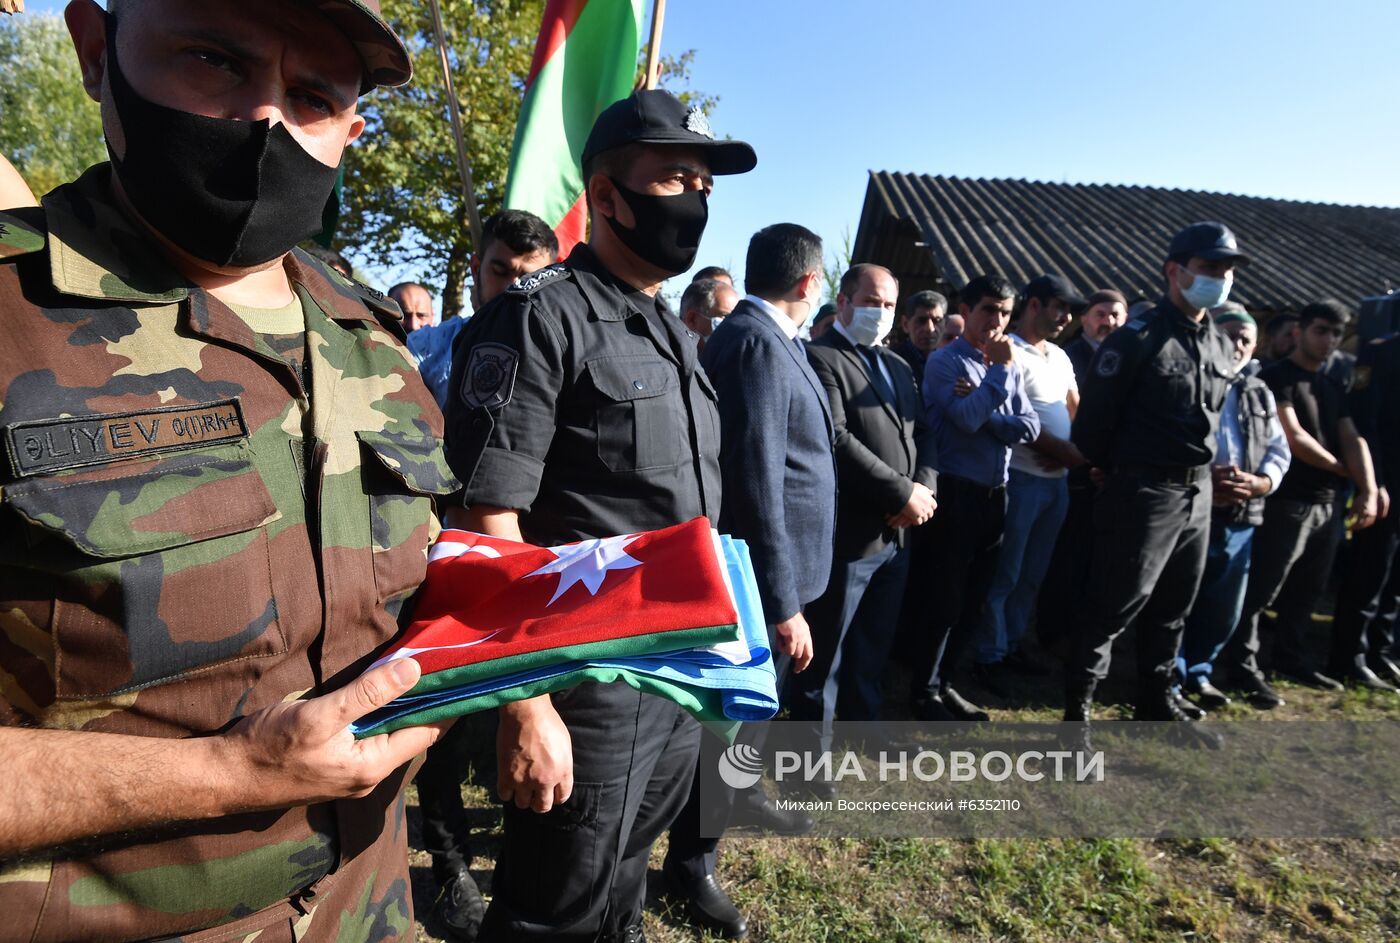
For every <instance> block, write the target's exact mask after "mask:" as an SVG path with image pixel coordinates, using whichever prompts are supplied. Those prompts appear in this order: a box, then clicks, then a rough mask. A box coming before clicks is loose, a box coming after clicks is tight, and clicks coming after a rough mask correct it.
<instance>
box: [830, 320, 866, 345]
mask: <svg viewBox="0 0 1400 943" xmlns="http://www.w3.org/2000/svg"><path fill="white" fill-rule="evenodd" d="M831 328H832V330H834V331H835V332H836V333H837V334H840V335H841V336H842V337H844V338H846V340H848V341H850V342H851V346H852V347H854V348H856V349H857V350H859V349H860V345H859V344H857V343H856V339H855V338H854V337H852V336H851V335H850V332H849V331H847V330H846V325H844V324H842V323H841V319H840V318H837V319H836V320H835V321H832V322H831Z"/></svg>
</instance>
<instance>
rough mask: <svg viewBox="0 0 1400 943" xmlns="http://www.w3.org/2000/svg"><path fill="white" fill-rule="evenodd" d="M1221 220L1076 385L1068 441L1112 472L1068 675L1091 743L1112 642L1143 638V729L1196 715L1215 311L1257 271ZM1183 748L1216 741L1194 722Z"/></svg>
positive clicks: (1194, 238)
mask: <svg viewBox="0 0 1400 943" xmlns="http://www.w3.org/2000/svg"><path fill="white" fill-rule="evenodd" d="M1248 262H1249V260H1248V258H1246V257H1245V255H1244V254H1243V253H1242V252H1240V250H1239V247H1238V245H1237V244H1236V242H1235V236H1234V233H1232V232H1230V230H1229V229H1227V228H1226V227H1225V226H1224V225H1223V224H1221V223H1214V222H1206V223H1195V224H1193V225H1191V226H1187V227H1186V228H1185V229H1183V230H1181V232H1179V233H1177V234H1176V236H1175V237H1174V238H1173V239H1172V242H1171V246H1170V248H1169V249H1168V251H1167V260H1166V262H1165V264H1164V266H1163V273H1164V275H1165V279H1166V293H1165V295H1164V296H1163V297H1162V299H1161V300H1160V301H1159V302H1158V303H1157V306H1156V307H1155V308H1153V309H1152V310H1151V311H1149V312H1147V313H1146V314H1144V315H1142V316H1140V317H1138V318H1136V319H1134V320H1131V321H1129V322H1128V323H1127V324H1126V325H1124V326H1123V328H1122V329H1120V330H1118V331H1114V332H1113V333H1112V334H1109V335H1108V337H1107V338H1105V339H1104V341H1103V343H1102V344H1100V345H1099V349H1098V351H1097V352H1096V353H1095V354H1094V359H1093V361H1092V363H1091V364H1090V369H1089V372H1088V375H1087V376H1086V377H1085V378H1084V383H1083V384H1082V385H1081V387H1080V397H1081V398H1080V404H1079V411H1078V413H1077V414H1076V415H1075V418H1074V427H1073V431H1072V438H1073V440H1074V444H1075V445H1077V446H1078V447H1079V449H1080V451H1081V452H1083V454H1084V456H1085V457H1086V458H1087V459H1088V461H1089V463H1090V464H1091V465H1093V466H1095V467H1097V468H1099V469H1102V470H1103V472H1104V474H1105V476H1106V477H1105V481H1104V485H1103V487H1102V489H1101V490H1100V491H1099V494H1098V495H1097V497H1096V498H1095V507H1094V524H1095V536H1094V549H1093V559H1092V562H1091V564H1090V568H1091V574H1092V576H1091V593H1092V595H1091V597H1090V599H1089V600H1088V607H1087V609H1088V617H1087V618H1086V619H1085V621H1084V624H1083V629H1082V633H1083V634H1082V635H1081V636H1080V637H1079V638H1078V639H1076V640H1072V642H1071V654H1070V657H1069V659H1068V661H1067V662H1066V666H1065V720H1066V721H1071V722H1077V723H1081V724H1083V725H1084V726H1083V727H1081V728H1080V729H1081V730H1082V731H1083V732H1084V733H1085V736H1086V739H1087V724H1088V721H1089V712H1090V709H1091V707H1092V705H1093V698H1094V688H1095V687H1096V686H1097V684H1098V683H1099V681H1101V680H1102V679H1103V678H1104V677H1105V676H1106V675H1107V674H1108V667H1109V657H1110V653H1111V651H1112V647H1113V640H1114V639H1115V638H1117V637H1118V636H1119V635H1120V634H1122V632H1123V630H1124V629H1126V628H1127V627H1128V626H1129V625H1130V624H1133V623H1134V622H1135V623H1136V624H1137V629H1138V642H1137V650H1138V676H1139V682H1138V683H1139V688H1138V699H1137V719H1138V720H1167V721H1182V720H1186V719H1188V716H1189V715H1193V714H1196V713H1197V710H1196V708H1195V707H1194V705H1190V704H1189V702H1186V701H1185V699H1184V698H1181V697H1179V695H1178V694H1177V693H1176V690H1175V672H1176V657H1177V650H1178V649H1179V648H1180V643H1181V632H1182V626H1183V624H1184V623H1185V619H1186V614H1187V613H1188V612H1189V611H1190V609H1191V602H1192V600H1193V599H1194V598H1195V596H1196V590H1197V587H1198V586H1199V585H1200V582H1201V573H1202V571H1203V569H1204V567H1205V560H1206V546H1207V543H1208V541H1209V536H1210V509H1211V495H1212V485H1211V469H1210V466H1211V463H1212V461H1213V460H1214V459H1215V450H1216V429H1217V426H1218V424H1219V421H1220V410H1221V407H1222V405H1223V404H1224V401H1225V393H1226V390H1227V389H1228V387H1229V381H1230V378H1231V377H1232V376H1233V375H1234V359H1235V358H1234V350H1233V344H1232V342H1231V341H1230V339H1229V338H1228V337H1226V336H1225V334H1224V333H1223V332H1222V331H1221V330H1220V329H1219V328H1217V327H1216V326H1215V324H1214V323H1213V322H1212V321H1211V319H1210V317H1209V316H1208V314H1207V311H1208V310H1209V309H1211V308H1215V307H1218V306H1219V305H1221V304H1223V303H1224V302H1225V300H1226V298H1227V297H1228V295H1229V293H1230V286H1231V283H1232V282H1233V280H1234V272H1235V269H1236V268H1239V267H1242V266H1244V265H1246V264H1248ZM1180 732H1181V734H1182V735H1183V736H1184V738H1185V739H1188V740H1195V741H1198V742H1203V743H1206V744H1207V745H1218V739H1217V737H1216V735H1214V734H1212V733H1208V732H1207V731H1206V730H1205V729H1204V728H1201V729H1198V728H1196V727H1195V726H1194V725H1192V726H1190V727H1183V728H1181V731H1180Z"/></svg>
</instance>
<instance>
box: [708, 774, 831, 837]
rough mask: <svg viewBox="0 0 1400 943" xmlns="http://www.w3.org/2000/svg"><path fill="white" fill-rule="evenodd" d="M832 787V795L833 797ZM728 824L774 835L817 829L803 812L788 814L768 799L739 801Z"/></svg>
mask: <svg viewBox="0 0 1400 943" xmlns="http://www.w3.org/2000/svg"><path fill="white" fill-rule="evenodd" d="M807 785H811V786H832V784H831V783H808V784H807ZM835 792H836V790H835V787H834V786H832V795H835ZM729 824H730V825H735V826H746V827H748V828H756V829H758V830H760V831H764V832H772V833H773V834H774V835H806V834H807V833H808V832H810V831H811V830H812V829H814V828H816V827H817V823H816V822H815V821H814V820H813V819H812V817H811V816H810V815H807V814H806V813H805V812H790V811H788V810H786V809H780V808H778V807H777V806H775V805H774V804H773V803H772V802H770V801H769V800H768V799H766V798H765V799H763V800H762V801H761V802H754V801H748V802H746V801H744V800H742V799H741V800H740V801H738V802H736V803H735V804H734V809H733V811H731V812H730V813H729Z"/></svg>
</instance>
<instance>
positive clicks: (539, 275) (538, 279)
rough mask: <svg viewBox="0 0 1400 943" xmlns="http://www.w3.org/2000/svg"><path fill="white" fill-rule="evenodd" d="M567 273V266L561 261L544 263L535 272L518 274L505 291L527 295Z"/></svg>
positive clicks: (564, 276)
mask: <svg viewBox="0 0 1400 943" xmlns="http://www.w3.org/2000/svg"><path fill="white" fill-rule="evenodd" d="M568 275H569V269H568V267H567V266H565V265H564V263H562V262H555V263H554V264H553V265H546V266H545V267H544V268H542V269H540V270H539V271H537V272H531V273H530V274H528V275H522V276H520V277H519V278H517V279H516V280H515V281H514V282H513V283H512V284H511V286H510V287H509V288H507V289H506V291H519V292H524V293H525V294H527V295H528V294H530V293H532V292H535V291H539V289H540V288H541V287H542V286H544V285H548V284H549V283H550V282H552V281H556V280H558V279H560V278H567V277H568Z"/></svg>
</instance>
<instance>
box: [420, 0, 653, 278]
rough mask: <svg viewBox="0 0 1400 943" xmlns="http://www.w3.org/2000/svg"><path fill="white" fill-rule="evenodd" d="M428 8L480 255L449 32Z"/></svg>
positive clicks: (434, 1) (436, 10) (433, 3)
mask: <svg viewBox="0 0 1400 943" xmlns="http://www.w3.org/2000/svg"><path fill="white" fill-rule="evenodd" d="M660 2H664V0H660ZM428 6H430V7H431V8H432V10H433V31H434V32H435V33H436V34H437V48H438V58H439V59H440V60H441V61H442V84H443V87H444V88H445V89H446V90H447V114H448V116H449V117H450V118H451V119H452V137H453V138H454V139H455V140H456V143H457V173H458V174H459V175H460V176H461V178H462V199H463V201H464V202H465V203H466V206H467V225H468V226H470V227H471V232H472V249H473V250H475V251H478V252H479V251H481V215H480V214H479V213H478V212H477V210H476V188H475V187H474V186H472V167H471V164H470V163H468V161H467V141H466V138H465V137H464V136H463V134H462V113H461V111H460V110H459V109H458V107H457V89H456V87H455V86H454V85H453V83H452V69H451V67H450V66H449V65H448V60H447V31H446V30H445V29H443V26H442V8H441V7H440V6H438V0H428Z"/></svg>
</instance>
